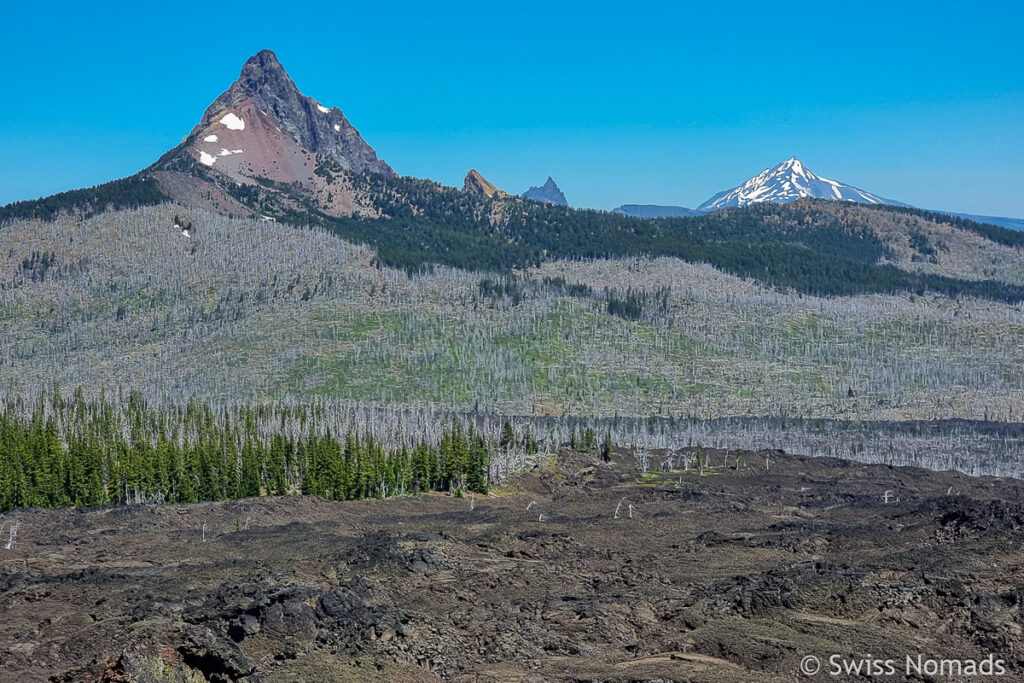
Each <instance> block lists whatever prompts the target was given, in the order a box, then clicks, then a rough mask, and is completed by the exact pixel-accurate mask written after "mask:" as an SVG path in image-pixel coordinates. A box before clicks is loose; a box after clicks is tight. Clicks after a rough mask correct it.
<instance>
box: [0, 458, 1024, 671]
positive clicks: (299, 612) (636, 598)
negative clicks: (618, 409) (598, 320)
mask: <svg viewBox="0 0 1024 683" xmlns="http://www.w3.org/2000/svg"><path fill="white" fill-rule="evenodd" d="M688 455H689V456H690V457H689V458H688V460H689V462H688V463H685V464H688V466H689V469H687V470H679V469H676V470H674V471H667V470H664V469H662V468H661V465H662V460H663V456H662V455H660V454H655V455H654V457H652V459H651V465H650V471H649V472H648V474H647V476H643V472H641V471H640V470H639V469H638V468H637V465H636V463H635V461H634V460H633V459H632V458H628V457H626V456H625V454H624V453H620V454H617V455H616V456H615V457H614V458H613V459H612V461H611V462H609V463H605V462H603V461H601V460H600V459H598V458H595V457H592V456H587V455H580V454H570V453H562V454H560V455H559V457H558V458H557V459H551V460H550V461H547V462H546V463H545V464H543V465H541V466H539V467H538V468H537V469H536V470H535V471H533V472H530V473H528V474H525V475H522V476H520V477H518V478H516V479H514V480H512V481H510V482H508V483H507V484H506V485H504V486H502V487H500V488H497V489H496V490H495V492H494V495H488V496H479V495H478V496H475V497H472V498H470V497H466V498H457V497H452V496H445V495H427V496H422V497H410V498H399V499H390V500H373V501H361V502H327V501H324V500H321V499H319V498H312V497H300V496H292V497H281V498H268V497H265V498H259V499H250V500H242V501H234V502H227V503H208V504H198V505H183V506H171V505H166V506H152V507H132V508H93V509H77V510H17V511H14V512H9V513H7V514H5V515H3V517H2V518H0V524H2V525H3V528H2V530H0V539H2V542H0V609H2V611H3V618H2V620H0V679H2V680H4V681H37V680H43V681H45V680H57V681H81V680H89V681H97V680H103V681H122V680H135V681H201V680H214V681H225V680H248V681H327V680H341V681H346V680H352V681H367V680H393V681H435V680H439V679H453V680H465V681H505V680H509V681H551V680H607V681H646V680H671V681H725V682H729V681H736V682H739V681H790V680H809V679H807V678H806V677H803V676H802V675H801V674H800V673H799V670H798V666H799V663H800V661H801V658H802V657H804V656H806V655H808V654H814V655H817V656H819V657H821V658H822V659H823V661H825V658H827V657H828V656H829V655H831V654H839V655H842V656H844V657H847V658H857V657H866V656H868V655H871V656H873V657H876V658H887V657H892V658H896V659H899V660H900V662H902V659H903V657H905V655H907V654H918V653H921V654H923V655H925V656H926V657H937V658H947V659H950V658H957V659H983V658H985V657H986V656H988V655H989V654H994V655H995V656H996V657H998V658H1001V659H1004V660H1005V666H1006V667H1007V669H1008V672H1009V673H1008V674H1007V676H1004V677H1003V678H1002V679H1001V680H1021V676H1022V673H1021V672H1022V671H1024V659H1022V654H1021V653H1022V645H1024V638H1022V625H1024V616H1022V603H1024V600H1022V597H1024V554H1022V552H1021V544H1022V541H1024V531H1022V528H1024V509H1022V507H1021V506H1020V504H1019V502H1018V501H1019V500H1020V496H1021V492H1022V488H1024V482H1019V481H1015V480H1005V479H993V478H980V479H972V478H969V477H966V476H963V475H960V474H956V473H948V472H947V473H935V472H929V471H924V470H916V469H900V468H891V467H884V466H868V465H861V464H852V463H846V462H841V461H836V460H829V459H823V458H819V459H811V458H803V457H799V456H793V455H786V454H782V453H779V452H761V453H753V452H747V453H745V454H742V455H741V456H740V457H737V454H736V453H724V452H721V451H711V452H707V453H705V454H704V455H705V461H706V462H707V466H706V467H705V466H701V467H698V466H697V465H696V463H695V459H694V458H693V457H692V456H693V455H695V453H693V452H692V451H691V452H690V453H689V454H688ZM683 464H684V463H680V462H679V460H678V459H676V460H675V461H673V462H672V463H671V465H669V464H667V463H666V465H665V466H666V467H682V466H683ZM630 506H632V508H630ZM616 509H618V518H617V519H616V518H615V512H616ZM631 513H632V517H630V514H631ZM15 522H17V523H18V525H19V526H18V534H17V538H16V543H15V545H14V547H13V548H12V549H10V550H6V549H4V548H3V547H2V545H3V542H6V540H7V538H8V536H9V529H10V526H11V525H12V524H13V523H15ZM818 678H820V679H822V680H844V678H843V677H831V676H828V675H826V674H824V673H822V674H819V676H818ZM852 680H865V679H864V678H859V679H852ZM887 680H903V676H902V675H900V676H896V677H895V678H890V679H887ZM921 680H931V679H928V678H927V677H922V678H921ZM935 680H940V679H935ZM942 680H951V679H942ZM952 680H957V679H952Z"/></svg>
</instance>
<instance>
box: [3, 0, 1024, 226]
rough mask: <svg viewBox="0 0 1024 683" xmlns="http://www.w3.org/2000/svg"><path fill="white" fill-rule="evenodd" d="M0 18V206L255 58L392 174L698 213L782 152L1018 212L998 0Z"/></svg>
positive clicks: (78, 178)
mask: <svg viewBox="0 0 1024 683" xmlns="http://www.w3.org/2000/svg"><path fill="white" fill-rule="evenodd" d="M140 7H142V5H141V4H140V3H134V2H133V3H131V4H128V3H125V4H120V3H108V4H106V5H104V6H102V7H100V6H92V5H89V4H85V3H73V4H72V3H62V2H56V3H54V2H50V3H46V4H45V5H44V6H43V9H32V8H30V3H8V5H7V6H6V7H5V9H4V12H3V14H4V20H3V25H2V26H0V60H2V61H0V63H2V64H3V70H2V72H0V75H2V79H3V87H2V88H0V203H6V202H9V201H13V200H17V199H25V198H31V197H37V196H40V195H45V194H50V193H52V192H56V191H60V190H65V189H70V188H73V187H81V186H87V185H91V184H95V183H98V182H102V181H105V180H109V179H111V178H114V177H119V176H124V175H129V174H131V173H133V172H135V171H137V170H139V169H140V168H143V167H144V166H146V165H148V164H149V163H151V162H152V161H154V160H155V159H156V158H157V157H158V156H159V155H160V154H161V153H162V152H163V151H165V150H166V149H168V148H170V147H172V146H174V145H175V144H177V143H178V142H179V141H180V140H181V138H182V136H184V135H185V134H187V133H188V132H189V131H190V130H191V128H192V126H193V125H195V123H196V122H197V121H198V120H199V117H200V116H201V114H202V112H203V110H204V109H205V108H206V106H207V105H208V104H209V103H210V102H211V101H212V100H213V99H214V98H215V97H216V96H217V95H218V94H220V93H221V92H222V91H223V90H225V89H226V88H227V87H228V86H229V85H230V84H231V82H232V81H234V80H235V78H237V76H238V72H239V70H240V69H241V66H242V64H243V62H244V61H245V60H246V58H248V57H249V56H250V55H252V54H254V53H255V52H257V51H258V50H260V49H262V48H270V49H272V50H274V51H275V52H276V53H277V55H278V58H279V59H280V60H281V62H282V64H283V65H284V67H285V69H287V70H288V72H289V73H290V74H291V76H292V78H293V79H294V80H295V81H296V83H297V84H298V86H299V88H300V89H302V90H303V92H305V93H306V94H308V95H312V96H314V97H316V98H317V99H318V100H320V101H321V102H323V103H325V104H327V105H337V106H339V107H341V109H342V111H344V112H345V114H346V115H347V116H348V117H349V119H350V120H351V121H352V122H353V123H354V124H355V126H356V127H357V128H359V130H360V131H361V132H362V133H363V136H364V137H365V138H366V140H367V141H368V142H369V143H370V144H371V145H372V146H373V147H374V148H375V149H376V150H377V152H378V154H379V155H380V156H381V157H382V158H384V159H385V160H387V161H388V162H389V163H390V164H391V165H392V166H393V167H394V168H395V169H396V170H397V171H398V172H399V173H402V174H406V175H415V176H421V177H430V178H434V179H436V180H439V181H441V182H444V183H447V184H452V185H460V186H461V183H462V178H463V176H464V175H465V172H466V170H467V169H468V168H470V167H475V168H477V169H478V170H480V171H481V172H482V173H483V174H484V175H485V176H486V177H487V178H488V179H490V180H491V181H493V182H494V183H495V184H497V185H498V186H499V187H502V188H504V189H507V190H510V191H514V192H522V191H523V190H525V189H526V188H527V187H528V186H529V185H539V184H541V183H542V182H543V181H544V180H545V178H546V177H547V176H548V175H551V176H554V178H555V180H556V181H558V183H559V185H560V186H561V187H562V189H563V190H564V192H565V194H566V195H567V197H568V199H569V201H570V203H572V204H573V205H576V206H590V207H596V208H605V209H609V208H613V207H615V206H617V205H618V204H621V203H651V204H681V205H685V206H696V205H697V204H699V203H701V202H702V201H704V200H705V199H707V198H708V197H709V196H710V195H712V194H713V193H715V192H718V191H720V190H723V189H726V188H729V187H732V186H734V185H737V184H739V183H740V182H742V181H743V180H745V179H746V178H748V177H750V176H752V175H754V174H756V173H758V172H759V171H761V170H762V169H763V168H765V167H767V166H771V165H773V164H775V163H777V162H778V161H781V160H783V159H786V158H788V157H790V156H793V155H796V156H798V157H799V158H800V159H801V160H802V161H803V162H804V163H805V164H806V165H807V167H808V168H810V169H811V170H813V171H815V172H816V173H819V174H821V175H824V176H827V177H830V178H834V179H837V180H842V181H844V182H847V183H850V184H853V185H856V186H858V187H862V188H864V189H867V190H870V191H872V192H875V193H877V194H880V195H882V196H886V197H890V198H893V199H899V200H902V201H905V202H909V203H911V204H914V205H917V206H922V207H928V208H937V209H947V210H954V211H964V212H971V213H982V214H991V215H1003V216H1016V217H1024V161H1022V160H1024V57H1022V55H1021V53H1020V40H1021V38H1020V27H1021V26H1022V25H1024V9H1021V5H1020V4H1019V3H1016V2H1003V3H976V4H975V5H974V6H973V7H972V8H968V7H967V6H966V3H960V2H957V3H952V2H950V3H947V2H928V3H925V2H920V3H918V2H886V3H866V2H859V3H840V2H833V3H827V2H815V3H803V2H758V3H747V2H731V3H714V4H712V3H707V4H706V5H700V6H690V5H688V4H685V3H666V4H664V5H660V4H657V3H635V2H634V3H596V2H589V3H554V2H546V3H513V4H494V3H467V4H465V5H460V4H454V3H443V2H435V3H421V2H417V3H408V4H405V3H400V2H392V3H380V2H376V3H349V2H339V3H334V4H331V5H323V6H320V7H316V8H310V7H306V6H303V5H299V4H297V3H263V2H257V1H249V2H244V3H240V2H221V3H210V2H205V3H187V2H186V3H160V4H159V5H158V6H155V8H153V9H149V8H146V9H140Z"/></svg>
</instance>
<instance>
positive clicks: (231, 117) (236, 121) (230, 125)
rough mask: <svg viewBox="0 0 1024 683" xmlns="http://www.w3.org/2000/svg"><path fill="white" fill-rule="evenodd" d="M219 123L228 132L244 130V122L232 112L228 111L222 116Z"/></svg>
mask: <svg viewBox="0 0 1024 683" xmlns="http://www.w3.org/2000/svg"><path fill="white" fill-rule="evenodd" d="M220 122H221V123H223V124H224V125H225V126H226V127H227V129H228V130H245V121H243V120H242V119H240V118H238V117H237V116H236V115H235V113H234V112H232V111H229V112H228V113H227V114H225V115H224V116H222V117H221V119H220Z"/></svg>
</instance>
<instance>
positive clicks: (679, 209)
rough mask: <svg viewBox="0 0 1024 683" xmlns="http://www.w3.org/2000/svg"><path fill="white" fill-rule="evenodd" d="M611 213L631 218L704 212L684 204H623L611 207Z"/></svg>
mask: <svg viewBox="0 0 1024 683" xmlns="http://www.w3.org/2000/svg"><path fill="white" fill-rule="evenodd" d="M612 213H615V214H620V215H623V216H632V217H633V218H682V217H684V216H700V215H702V214H703V213H704V212H703V211H697V210H696V209H689V208H687V207H685V206H661V205H659V204H623V205H622V206H618V207H616V208H614V209H612Z"/></svg>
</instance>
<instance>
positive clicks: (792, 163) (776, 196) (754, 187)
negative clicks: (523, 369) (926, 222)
mask: <svg viewBox="0 0 1024 683" xmlns="http://www.w3.org/2000/svg"><path fill="white" fill-rule="evenodd" d="M804 197H815V198H818V199H836V200H843V201H850V202H860V203H862V204H897V205H899V204H900V202H896V201H893V200H891V199H885V198H884V197H879V196H878V195H876V194H873V193H871V192H867V191H866V190H861V189H858V188H856V187H853V186H852V185H846V184H844V183H840V182H838V181H836V180H830V179H829V178H824V177H822V176H819V175H816V174H814V173H812V172H811V171H810V170H809V169H808V168H807V167H806V166H804V165H803V164H802V163H801V162H800V160H799V159H797V158H796V157H792V158H791V159H788V160H786V161H783V162H782V163H781V164H779V165H777V166H773V167H772V168H766V169H765V170H763V171H761V173H759V174H758V175H756V176H754V177H753V178H751V179H750V180H748V181H747V182H745V183H743V184H742V185H739V186H738V187H734V188H733V189H731V190H727V191H726V192H721V193H719V194H717V195H715V196H714V197H712V198H711V199H709V200H707V201H706V202H704V203H703V204H701V205H700V206H698V207H697V209H698V210H700V211H714V210H715V209H721V208H725V207H727V206H746V205H747V204H757V203H760V202H773V203H776V204H784V203H786V202H791V201H794V200H797V199H802V198H804Z"/></svg>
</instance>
